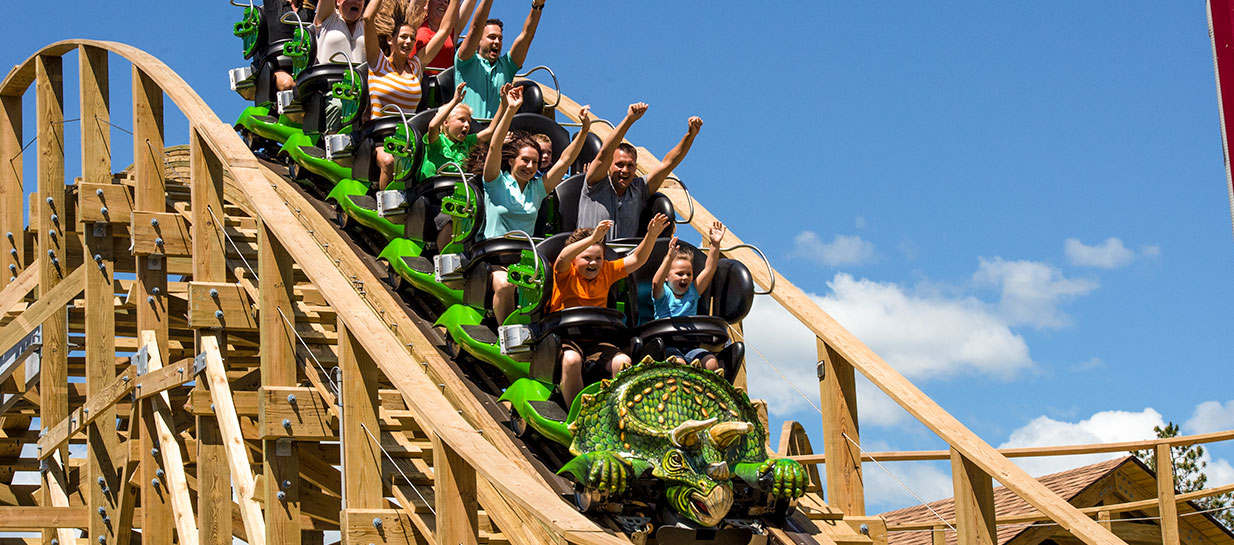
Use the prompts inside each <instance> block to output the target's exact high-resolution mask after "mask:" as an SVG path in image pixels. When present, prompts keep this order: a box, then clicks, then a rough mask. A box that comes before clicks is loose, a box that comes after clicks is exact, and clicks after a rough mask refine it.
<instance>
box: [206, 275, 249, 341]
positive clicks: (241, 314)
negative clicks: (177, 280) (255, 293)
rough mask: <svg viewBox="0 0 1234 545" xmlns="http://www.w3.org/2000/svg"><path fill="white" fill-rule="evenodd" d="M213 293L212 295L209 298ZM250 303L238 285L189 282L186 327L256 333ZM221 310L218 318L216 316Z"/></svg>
mask: <svg viewBox="0 0 1234 545" xmlns="http://www.w3.org/2000/svg"><path fill="white" fill-rule="evenodd" d="M211 293H213V294H214V295H211ZM254 309H255V306H254V305H253V300H252V298H251V297H249V294H248V292H247V291H245V289H244V287H243V286H241V285H240V284H232V283H227V282H191V283H190V284H189V327H192V328H195V329H196V328H223V327H226V328H227V329H229V330H231V331H257V316H256V312H255V311H254ZM219 311H222V313H223V315H222V317H219V315H218V314H217V313H218V312H219Z"/></svg>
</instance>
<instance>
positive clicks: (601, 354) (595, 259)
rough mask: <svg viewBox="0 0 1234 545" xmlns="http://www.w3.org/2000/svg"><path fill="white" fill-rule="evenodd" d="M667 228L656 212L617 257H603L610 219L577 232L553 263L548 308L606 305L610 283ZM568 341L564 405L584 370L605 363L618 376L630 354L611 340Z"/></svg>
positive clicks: (638, 263)
mask: <svg viewBox="0 0 1234 545" xmlns="http://www.w3.org/2000/svg"><path fill="white" fill-rule="evenodd" d="M666 227H668V217H667V216H665V215H664V214H656V216H655V217H654V218H651V221H650V222H648V223H647V234H646V235H644V236H643V240H642V241H641V242H639V243H638V247H637V248H635V249H634V252H632V253H631V254H629V255H627V256H625V257H623V258H621V259H618V260H616V261H608V260H606V259H604V248H605V246H604V236H605V235H606V234H607V233H608V230H609V229H612V228H613V222H612V220H605V221H602V222H600V224H599V225H597V226H596V228H595V229H591V228H583V229H577V230H575V231H574V232H573V233H571V234H570V238H568V239H567V242H566V247H565V248H563V249H562V250H561V255H558V256H557V261H556V262H554V263H553V296H552V298H551V299H549V312H557V311H559V310H564V309H567V308H571V307H603V306H605V305H606V304H607V303H608V289H609V287H611V286H612V285H613V284H614V283H615V282H617V281H618V280H621V279H622V278H625V277H626V276H628V275H629V274H630V273H632V272H634V271H636V270H638V268H639V267H642V266H643V264H644V263H646V262H647V258H649V257H651V249H652V247H653V246H655V243H656V237H659V236H660V233H662V232H664V229H665V228H666ZM563 341H564V339H563ZM566 343H568V344H566V347H565V350H563V351H562V353H561V395H562V397H564V398H565V401H566V406H569V405H570V403H572V402H573V401H574V396H576V395H578V393H579V392H581V391H582V390H583V372H584V371H585V368H587V369H592V368H594V367H595V366H596V365H603V366H604V370H605V371H606V372H607V373H608V374H610V375H611V376H613V377H616V376H617V373H619V372H621V370H622V369H624V368H626V366H628V365H630V356H628V355H626V354H624V353H622V352H621V350H619V349H618V348H617V347H616V346H613V345H611V344H607V343H600V344H598V345H596V346H591V347H588V348H583V347H580V346H579V345H578V344H575V343H572V342H568V341H567V342H566Z"/></svg>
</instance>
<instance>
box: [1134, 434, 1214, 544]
mask: <svg viewBox="0 0 1234 545" xmlns="http://www.w3.org/2000/svg"><path fill="white" fill-rule="evenodd" d="M1153 431H1154V432H1156V433H1157V438H1159V439H1165V438H1168V437H1178V436H1179V429H1178V424H1175V423H1173V422H1169V423H1167V424H1166V425H1165V427H1164V428H1162V427H1161V426H1153ZM1132 454H1134V455H1135V456H1136V457H1137V458H1139V459H1140V461H1142V462H1144V463H1145V464H1147V465H1148V467H1149V469H1152V470H1153V472H1156V471H1157V456H1156V453H1155V452H1154V451H1152V450H1136V451H1132ZM1170 458H1171V462H1172V463H1173V464H1174V490H1175V491H1177V492H1179V493H1183V494H1185V493H1187V492H1196V491H1199V490H1204V488H1205V487H1206V486H1207V485H1208V475H1205V474H1204V468H1206V467H1208V462H1207V461H1205V460H1203V458H1204V447H1202V446H1200V445H1191V446H1189V447H1173V448H1171V449H1170ZM1192 503H1194V504H1195V505H1196V506H1197V507H1199V508H1200V509H1201V510H1207V509H1221V510H1220V511H1213V512H1212V513H1211V515H1212V516H1213V517H1214V518H1216V519H1217V520H1218V521H1220V522H1221V524H1224V525H1225V527H1226V528H1230V529H1234V509H1230V507H1231V506H1234V494H1230V493H1226V494H1218V495H1216V496H1209V497H1207V498H1201V499H1198V500H1193V501H1192Z"/></svg>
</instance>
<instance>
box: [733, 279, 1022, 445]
mask: <svg viewBox="0 0 1234 545" xmlns="http://www.w3.org/2000/svg"><path fill="white" fill-rule="evenodd" d="M827 285H828V287H829V288H830V289H831V291H830V293H829V294H828V295H827V296H826V297H820V296H818V295H814V294H811V295H810V298H811V299H812V300H813V301H814V302H815V303H817V304H818V305H819V306H820V307H822V308H823V309H824V310H826V311H827V312H829V313H830V314H831V315H832V316H833V317H835V318H836V320H838V321H839V322H840V323H841V324H842V325H844V327H846V328H848V330H849V331H851V332H852V333H853V334H854V335H856V336H857V338H859V339H861V340H862V341H863V342H864V343H865V344H866V345H868V346H869V347H870V348H871V349H873V350H874V351H875V352H876V353H877V354H879V355H880V356H882V357H883V359H885V360H886V361H887V362H888V363H890V364H891V365H892V366H893V367H895V368H896V369H897V370H899V371H900V372H901V373H903V374H904V375H905V376H907V377H908V378H909V379H911V380H923V379H929V378H952V377H955V376H956V375H958V374H961V373H965V372H977V373H980V374H985V375H989V376H994V377H998V378H1004V379H1007V378H1011V377H1013V376H1014V375H1015V374H1017V373H1019V372H1021V371H1023V370H1026V369H1029V368H1031V367H1032V366H1033V361H1032V358H1031V357H1030V356H1029V352H1028V345H1027V344H1026V343H1025V342H1024V339H1023V337H1021V336H1019V335H1016V334H1015V333H1013V332H1012V331H1011V329H1010V328H1009V327H1008V325H1007V324H1006V323H1005V322H1003V321H1002V320H1001V319H1000V318H999V317H997V316H996V315H994V314H992V313H990V312H988V311H987V309H986V306H985V305H984V304H983V303H981V302H980V301H978V300H976V299H973V298H969V297H960V298H948V297H945V296H942V295H938V294H936V293H933V292H931V293H929V294H927V295H915V294H910V293H907V292H906V291H905V290H904V289H903V288H901V287H900V286H898V285H896V284H892V283H880V282H874V281H871V280H865V279H863V280H856V279H854V278H853V277H852V276H849V275H847V274H837V275H836V276H835V277H834V278H833V280H832V281H831V282H828V284H827ZM744 323H745V335H746V339H747V343H746V344H747V348H746V369H747V377H748V381H749V385H750V392H751V395H752V396H754V397H759V398H763V399H767V400H769V401H772V400H774V401H773V402H772V403H771V404H770V410H771V412H772V414H774V415H776V416H786V415H789V414H792V413H795V412H797V411H801V410H806V409H808V410H810V411H811V412H813V411H814V409H813V408H811V407H810V405H809V403H807V402H806V400H805V399H803V398H802V396H801V395H800V394H798V393H797V391H796V390H795V389H794V387H793V385H796V388H797V389H800V390H801V392H802V393H804V394H805V396H806V397H808V398H810V400H811V401H813V402H815V403H817V400H818V386H817V384H818V379H817V377H816V373H815V366H816V364H817V363H818V354H817V347H816V345H815V342H814V334H813V333H812V332H811V331H810V330H809V329H807V328H806V327H805V326H804V325H802V324H801V323H800V322H798V321H797V319H796V318H794V317H793V316H792V315H790V314H789V313H788V311H786V310H784V309H783V308H781V307H780V306H779V304H778V303H776V302H775V301H774V300H771V299H769V298H758V299H755V302H754V308H753V309H752V310H751V312H750V315H749V316H748V317H747V318H746V320H745V322H744ZM760 352H761V354H762V356H760V355H759V353H760ZM763 356H765V357H766V358H768V359H770V360H771V361H772V362H773V363H774V364H775V367H776V369H778V372H777V371H776V370H775V369H772V368H771V367H770V366H768V365H767V364H766V363H764V362H763V359H762V357H763ZM780 374H783V375H784V377H785V378H787V380H785V378H781V377H780ZM858 392H859V394H858V395H859V399H860V402H859V403H858V404H857V406H858V410H859V411H860V412H861V414H860V417H861V421H862V422H863V423H868V424H872V425H880V426H891V425H895V424H898V423H900V422H902V421H905V420H906V419H907V413H905V412H904V411H903V409H901V408H900V407H899V405H897V404H895V403H894V402H893V401H891V400H890V399H889V398H887V397H886V396H884V395H882V394H881V392H879V391H878V389H877V388H874V387H873V386H872V385H870V384H869V383H868V382H866V381H864V380H860V381H859V382H858Z"/></svg>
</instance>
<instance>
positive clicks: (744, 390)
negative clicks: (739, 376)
mask: <svg viewBox="0 0 1234 545" xmlns="http://www.w3.org/2000/svg"><path fill="white" fill-rule="evenodd" d="M733 389H734V390H737V393H738V394H740V395H746V389H745V388H742V387H741V386H734V387H733Z"/></svg>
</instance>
